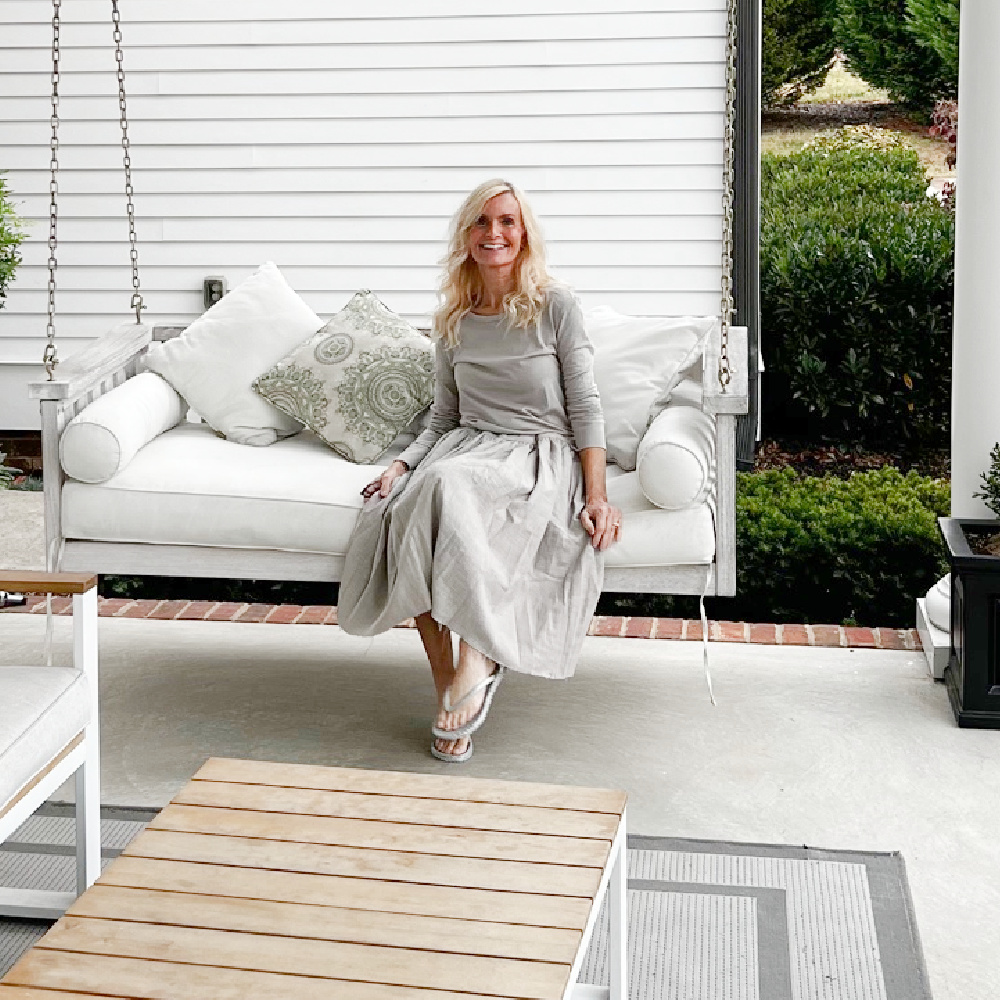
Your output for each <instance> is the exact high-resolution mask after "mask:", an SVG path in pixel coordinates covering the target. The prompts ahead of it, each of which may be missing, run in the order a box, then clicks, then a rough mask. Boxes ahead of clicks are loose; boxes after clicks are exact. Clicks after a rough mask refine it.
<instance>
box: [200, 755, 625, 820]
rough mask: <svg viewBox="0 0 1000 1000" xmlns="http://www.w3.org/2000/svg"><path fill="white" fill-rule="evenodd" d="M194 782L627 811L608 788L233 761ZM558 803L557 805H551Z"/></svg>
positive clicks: (213, 761) (215, 762) (216, 760)
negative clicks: (241, 783)
mask: <svg viewBox="0 0 1000 1000" xmlns="http://www.w3.org/2000/svg"><path fill="white" fill-rule="evenodd" d="M193 780H195V781H235V782H244V783H251V784H263V785H274V786H278V785H282V786H288V787H294V788H315V789H320V790H327V791H342V792H364V793H368V794H376V795H405V796H411V797H415V798H427V799H438V798H440V799H453V800H465V801H469V802H492V803H495V804H498V805H516V806H541V807H543V808H548V809H552V808H558V809H576V810H580V811H583V812H603V813H611V814H612V815H615V816H621V814H622V812H623V811H624V809H625V793H624V792H622V791H618V790H617V789H611V788H584V787H581V786H578V785H546V784H537V783H531V782H523V781H500V780H497V779H492V778H464V777H461V776H460V775H447V776H446V775H439V774H417V773H408V772H399V771H374V770H367V769H365V768H351V767H324V766H321V765H315V764H282V763H275V762H271V761H253V760H231V759H225V758H221V757H212V758H209V760H207V761H206V762H205V764H204V765H203V766H202V767H201V769H200V770H199V771H198V773H197V774H195V776H194V779H193ZM556 803H558V805H555V804H556Z"/></svg>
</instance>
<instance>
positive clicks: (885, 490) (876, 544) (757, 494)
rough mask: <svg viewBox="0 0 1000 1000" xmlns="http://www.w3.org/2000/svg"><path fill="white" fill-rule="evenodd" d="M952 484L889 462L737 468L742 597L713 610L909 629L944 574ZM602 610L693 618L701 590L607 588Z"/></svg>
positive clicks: (721, 614)
mask: <svg viewBox="0 0 1000 1000" xmlns="http://www.w3.org/2000/svg"><path fill="white" fill-rule="evenodd" d="M949 495H950V490H949V487H948V484H947V483H945V482H942V481H940V480H935V479H930V478H928V477H926V476H921V475H918V474H917V473H915V472H910V473H907V474H906V475H903V474H901V473H900V472H899V471H898V470H897V469H894V468H884V469H879V470H877V471H874V472H859V473H855V474H854V475H853V476H851V477H850V478H849V479H846V480H844V479H838V478H836V477H834V476H822V477H805V478H800V477H798V476H797V475H796V473H795V472H794V470H792V469H783V470H781V471H776V472H748V473H739V474H737V492H736V569H737V585H736V587H737V591H736V592H737V596H736V597H735V598H713V599H711V600H709V601H708V602H706V603H707V605H708V613H709V615H710V616H711V617H713V618H722V619H729V620H733V621H750V622H811V623H815V624H818V623H832V624H843V623H853V624H859V625H868V626H877V625H883V626H889V627H909V626H911V625H912V624H913V602H914V600H915V599H916V598H917V597H920V596H922V595H923V594H924V593H926V592H927V590H928V588H929V587H930V586H931V585H932V584H933V583H934V582H935V580H937V579H939V578H940V577H941V576H942V575H943V574H944V573H946V572H947V561H946V559H945V555H944V546H943V545H942V543H941V538H940V535H939V533H938V529H937V518H938V516H941V515H947V514H948V510H949ZM599 610H600V611H601V613H603V614H645V615H667V616H677V617H684V618H696V617H697V615H698V610H697V601H696V600H695V599H694V598H682V597H655V596H651V595H614V594H606V595H605V596H604V597H603V598H602V600H601V605H600V607H599Z"/></svg>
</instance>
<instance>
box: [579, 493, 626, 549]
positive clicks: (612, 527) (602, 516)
mask: <svg viewBox="0 0 1000 1000" xmlns="http://www.w3.org/2000/svg"><path fill="white" fill-rule="evenodd" d="M580 523H581V524H582V525H583V530H584V531H586V532H587V534H588V535H590V544H591V545H593V546H594V548H595V549H597V551H598V552H603V551H604V550H605V549H607V548H610V547H611V546H612V545H614V543H615V542H617V541H618V540H619V539H620V538H621V536H622V512H621V511H620V510H619V509H618V508H617V507H612V506H611V504H609V503H608V501H607V500H588V501H587V504H586V506H585V507H584V508H583V510H582V511H581V512H580Z"/></svg>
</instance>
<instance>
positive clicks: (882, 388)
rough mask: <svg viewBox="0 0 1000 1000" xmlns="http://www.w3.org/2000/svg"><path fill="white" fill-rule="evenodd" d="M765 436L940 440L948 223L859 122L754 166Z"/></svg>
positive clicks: (909, 164) (919, 180) (889, 443)
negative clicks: (758, 194)
mask: <svg viewBox="0 0 1000 1000" xmlns="http://www.w3.org/2000/svg"><path fill="white" fill-rule="evenodd" d="M761 181H762V192H763V210H762V220H761V265H760V279H761V309H762V317H763V318H762V322H763V334H764V335H763V337H762V341H763V350H764V358H765V364H766V366H767V373H766V375H765V398H764V401H763V402H764V407H765V416H764V432H765V434H769V435H778V436H782V435H785V436H789V435H790V436H797V437H807V438H810V439H813V440H817V439H821V438H825V439H828V440H833V441H840V442H850V443H852V444H853V443H863V444H867V445H869V446H872V447H881V448H889V449H890V450H897V449H898V448H899V446H900V445H901V444H902V445H904V446H905V445H907V444H909V445H910V446H914V447H915V446H918V445H919V446H941V445H944V444H946V443H947V437H948V419H949V412H950V357H951V325H952V305H953V298H954V245H955V223H954V215H953V214H952V212H951V211H949V210H948V209H947V208H946V207H944V206H942V205H941V204H940V203H939V202H938V201H937V200H936V199H933V198H928V197H927V196H926V194H925V191H926V187H927V179H926V176H925V174H924V170H923V167H922V166H921V164H920V161H919V158H918V156H917V154H916V152H915V151H913V150H912V149H910V148H908V147H906V146H905V145H904V144H903V142H902V141H901V140H900V139H899V138H898V137H897V136H895V135H894V134H893V133H889V132H886V131H883V130H879V129H872V128H870V127H867V126H861V127H858V128H845V129H841V130H839V131H838V132H833V133H827V134H824V135H821V136H819V137H818V138H817V140H815V141H814V142H813V143H810V144H809V145H807V146H806V147H805V148H803V149H802V150H800V151H798V152H795V153H791V154H786V155H765V156H764V158H763V162H762V174H761Z"/></svg>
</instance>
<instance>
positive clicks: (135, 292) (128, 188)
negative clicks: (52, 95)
mask: <svg viewBox="0 0 1000 1000" xmlns="http://www.w3.org/2000/svg"><path fill="white" fill-rule="evenodd" d="M111 20H112V22H113V24H114V37H115V62H117V64H118V111H119V123H120V125H121V127H122V151H123V153H124V163H125V201H126V206H127V209H128V243H129V257H130V258H131V261H132V308H133V309H134V310H135V321H136V323H141V322H142V310H143V309H145V308H146V307H145V306H144V305H143V302H142V294H141V293H140V291H139V250H138V247H137V245H136V240H135V205H133V204H132V195H133V191H132V157H131V156H130V147H129V138H128V112H127V110H126V105H125V67H124V65H123V63H122V25H121V14H120V13H119V11H118V0H111Z"/></svg>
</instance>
